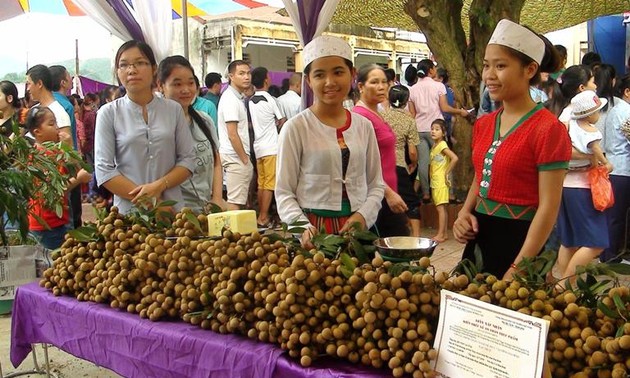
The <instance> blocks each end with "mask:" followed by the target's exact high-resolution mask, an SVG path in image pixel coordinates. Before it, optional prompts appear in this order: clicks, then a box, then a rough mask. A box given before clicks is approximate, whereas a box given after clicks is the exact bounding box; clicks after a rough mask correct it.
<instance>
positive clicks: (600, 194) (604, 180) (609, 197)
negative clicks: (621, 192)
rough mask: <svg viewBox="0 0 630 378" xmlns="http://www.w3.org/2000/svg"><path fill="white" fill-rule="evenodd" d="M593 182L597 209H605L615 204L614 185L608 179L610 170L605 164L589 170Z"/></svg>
mask: <svg viewBox="0 0 630 378" xmlns="http://www.w3.org/2000/svg"><path fill="white" fill-rule="evenodd" d="M588 178H589V181H590V183H591V195H592V197H593V205H594V206H595V209H596V210H599V211H604V210H606V209H608V208H610V207H612V205H614V204H615V196H614V195H613V191H612V186H611V185H610V180H609V179H608V170H607V169H606V167H604V166H599V167H596V168H593V169H591V170H590V171H589V172H588Z"/></svg>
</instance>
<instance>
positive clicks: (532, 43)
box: [488, 19, 545, 65]
mask: <svg viewBox="0 0 630 378" xmlns="http://www.w3.org/2000/svg"><path fill="white" fill-rule="evenodd" d="M488 44H496V45H502V46H507V47H511V48H513V49H514V50H516V51H520V52H522V53H523V54H525V55H527V56H528V57H530V58H532V59H533V60H534V61H535V62H536V63H538V64H539V65H540V62H542V59H543V56H545V43H544V42H543V40H542V39H540V37H539V36H538V35H536V33H534V32H532V31H531V30H529V29H527V28H526V27H524V26H521V25H519V24H517V23H515V22H512V21H510V20H507V19H503V20H501V21H499V23H498V24H497V27H496V28H495V29H494V32H493V33H492V36H491V37H490V41H488Z"/></svg>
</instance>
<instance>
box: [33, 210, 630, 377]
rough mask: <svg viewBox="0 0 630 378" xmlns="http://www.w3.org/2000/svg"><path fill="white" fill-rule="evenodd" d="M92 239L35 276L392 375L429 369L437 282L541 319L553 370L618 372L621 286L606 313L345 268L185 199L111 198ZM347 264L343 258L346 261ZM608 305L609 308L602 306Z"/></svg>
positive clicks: (493, 287) (481, 280) (548, 299)
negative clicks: (157, 222)
mask: <svg viewBox="0 0 630 378" xmlns="http://www.w3.org/2000/svg"><path fill="white" fill-rule="evenodd" d="M96 227H97V230H98V232H97V238H96V240H91V241H84V242H81V241H79V240H77V239H75V238H73V237H71V236H69V235H68V236H66V240H65V242H64V244H63V246H62V248H61V250H60V252H59V254H58V256H56V258H55V260H54V265H53V267H52V268H50V269H49V270H47V271H46V272H45V274H44V279H43V280H42V281H41V284H42V286H44V287H46V288H48V289H50V290H52V292H53V293H54V294H55V295H62V294H65V295H73V296H75V297H76V298H77V299H78V300H80V301H84V300H86V301H94V302H99V303H108V304H109V305H110V306H111V307H114V308H119V309H122V310H125V311H128V312H131V313H137V314H139V315H140V316H141V317H143V318H148V319H150V320H153V321H157V320H159V319H162V318H181V319H183V320H184V321H186V322H189V323H191V324H193V325H197V326H200V327H202V328H204V329H208V330H212V331H214V332H218V333H236V334H241V335H245V336H247V337H249V338H252V339H256V340H259V341H262V342H269V343H275V344H278V345H279V346H280V347H281V348H283V349H284V350H287V351H288V353H289V355H290V356H291V357H293V358H296V359H299V361H300V363H301V364H302V365H303V366H310V365H311V364H312V362H313V360H315V359H316V358H319V357H321V356H325V355H328V356H333V357H337V358H341V359H345V360H348V361H350V362H352V363H359V362H360V363H362V364H364V365H368V366H374V367H376V368H381V367H387V368H389V369H390V370H391V372H392V375H393V376H395V377H401V376H404V375H405V374H407V375H410V376H413V377H416V378H417V377H434V376H435V372H433V371H432V370H431V368H430V361H431V360H434V359H435V358H436V351H435V350H433V349H432V348H431V345H432V342H433V339H434V333H435V330H436V326H437V319H438V315H439V304H440V290H441V289H442V288H445V289H448V290H452V291H456V292H460V293H462V294H465V295H467V296H470V297H474V298H477V299H480V300H482V301H485V302H488V303H493V304H496V305H499V306H502V307H506V308H510V309H512V310H515V311H519V312H522V313H526V314H529V315H533V316H536V317H540V318H544V319H547V320H549V321H550V323H551V327H550V333H549V338H548V345H547V350H548V359H549V362H550V365H551V369H552V374H553V377H569V376H575V377H627V371H628V370H630V323H628V322H627V321H626V318H624V316H625V315H626V314H627V313H628V312H630V305H628V303H630V289H628V288H627V287H618V288H613V289H611V290H610V292H609V293H608V295H607V296H606V297H605V298H603V299H602V302H604V303H606V305H607V306H608V308H612V309H616V307H615V301H614V300H613V298H615V297H616V298H617V302H619V299H621V301H622V302H623V303H624V304H626V308H627V311H626V312H625V313H624V312H623V311H618V314H619V316H615V317H612V318H611V317H609V316H606V315H605V314H604V313H603V312H602V311H601V310H599V309H593V308H588V307H585V306H584V305H581V304H580V300H579V298H578V296H577V295H576V294H574V293H573V292H570V291H565V292H557V291H556V290H548V291H545V290H542V289H539V290H530V289H529V288H527V287H525V286H523V285H521V284H520V283H519V282H516V281H513V282H506V281H503V280H497V278H496V277H494V276H482V275H478V276H477V277H474V278H472V279H471V278H469V277H467V276H465V275H456V276H449V274H447V273H445V272H436V271H435V269H434V268H433V266H431V263H430V260H429V258H426V257H425V258H422V259H421V260H420V261H419V262H418V264H417V265H418V266H419V267H420V268H421V269H419V271H418V269H416V270H415V271H414V273H412V272H411V271H402V272H401V273H400V274H398V275H395V274H391V269H390V268H391V267H392V263H391V262H388V261H383V259H382V258H381V257H380V256H378V255H377V256H375V257H374V258H373V259H372V261H371V263H370V264H359V263H358V260H357V259H356V258H355V257H352V258H351V263H352V265H353V266H354V269H353V270H352V273H351V274H348V271H347V266H346V270H344V269H343V268H344V262H342V259H331V258H328V257H326V256H325V255H324V254H323V253H322V252H317V251H315V250H312V251H310V252H309V253H304V254H302V253H299V252H297V253H296V251H294V250H292V248H291V246H290V244H289V243H286V241H285V240H281V239H280V240H278V239H279V238H274V237H273V235H261V234H259V233H258V232H254V233H252V234H251V235H239V234H235V233H232V232H230V231H229V230H228V231H225V232H224V234H223V237H222V238H220V239H218V240H216V239H212V240H211V239H208V238H205V236H204V235H206V234H207V219H206V216H205V215H203V214H202V215H197V214H193V213H192V212H191V211H190V210H187V209H184V210H183V211H182V212H180V213H178V214H177V215H176V217H175V220H174V221H173V224H172V227H171V228H169V229H166V230H160V231H155V230H153V229H152V228H151V227H150V226H149V225H146V224H143V225H141V224H138V223H134V221H133V219H132V218H130V217H125V216H123V215H121V214H119V213H118V212H117V211H116V209H115V208H113V209H112V211H111V213H110V214H109V215H108V216H107V217H106V218H104V219H103V220H102V221H101V222H99V223H98V224H97V225H96ZM346 262H347V259H346ZM609 315H611V314H610V313H609Z"/></svg>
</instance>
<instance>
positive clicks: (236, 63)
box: [227, 59, 249, 74]
mask: <svg viewBox="0 0 630 378" xmlns="http://www.w3.org/2000/svg"><path fill="white" fill-rule="evenodd" d="M238 66H249V63H247V62H246V61H244V60H242V59H238V60H233V61H231V62H230V64H228V67H227V70H228V73H231V74H233V73H234V72H236V67H238Z"/></svg>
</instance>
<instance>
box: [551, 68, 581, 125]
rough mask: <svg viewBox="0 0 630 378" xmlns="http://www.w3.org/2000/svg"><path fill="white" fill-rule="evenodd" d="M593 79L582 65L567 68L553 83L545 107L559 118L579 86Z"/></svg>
mask: <svg viewBox="0 0 630 378" xmlns="http://www.w3.org/2000/svg"><path fill="white" fill-rule="evenodd" d="M592 77H593V71H591V69H590V68H589V67H588V66H585V65H583V64H580V65H575V66H571V67H569V68H567V69H566V70H565V71H564V72H563V73H562V75H561V76H560V78H559V79H558V80H554V81H553V92H552V96H551V98H550V99H549V101H547V102H546V103H545V107H546V108H547V109H549V110H550V111H551V112H552V113H553V114H555V115H556V116H560V114H561V113H562V111H563V110H564V108H566V107H567V105H569V103H570V102H571V99H572V98H573V97H574V96H575V95H576V94H578V92H579V88H580V85H586V84H587V83H588V82H589V80H591V78H592Z"/></svg>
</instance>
